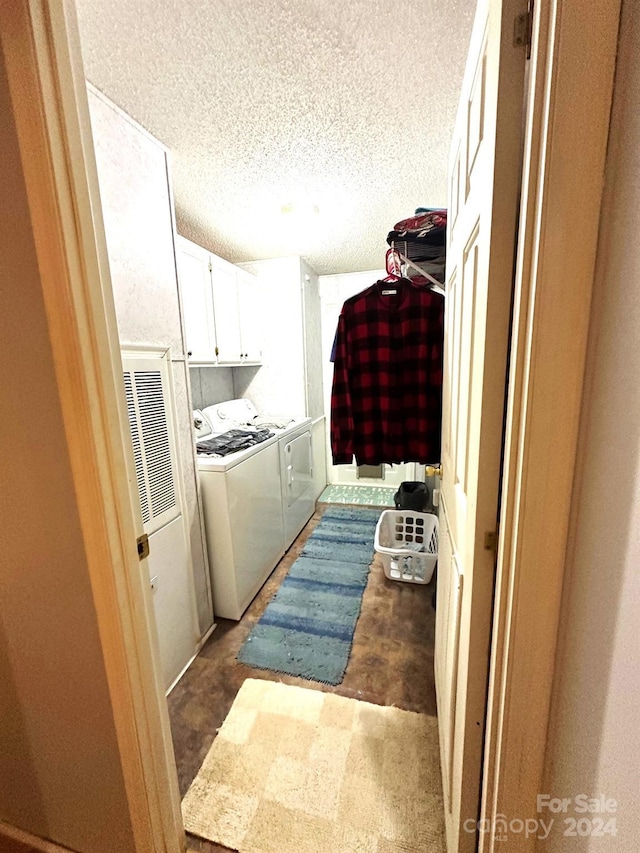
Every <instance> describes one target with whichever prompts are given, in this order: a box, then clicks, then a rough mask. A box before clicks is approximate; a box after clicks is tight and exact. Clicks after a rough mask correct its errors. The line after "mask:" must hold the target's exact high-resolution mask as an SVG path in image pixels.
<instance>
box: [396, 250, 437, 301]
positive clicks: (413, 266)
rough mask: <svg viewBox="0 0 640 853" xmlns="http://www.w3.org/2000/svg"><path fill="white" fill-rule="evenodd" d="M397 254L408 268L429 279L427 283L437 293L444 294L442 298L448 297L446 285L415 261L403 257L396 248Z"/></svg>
mask: <svg viewBox="0 0 640 853" xmlns="http://www.w3.org/2000/svg"><path fill="white" fill-rule="evenodd" d="M394 248H395V247H394ZM396 252H397V253H398V257H399V258H400V260H401V261H402V263H404V264H406V265H407V266H408V267H411V269H413V270H415V271H416V272H419V273H420V275H422V276H424V277H425V278H426V279H427V281H428V282H429V284H430V285H431V289H432V290H435V292H436V293H440V294H442V296H446V295H447V291H446V290H445V288H444V285H443V284H442V282H441V281H438V279H437V278H434V277H433V276H432V275H429V273H428V272H426V270H423V269H422V267H420V266H419V265H418V264H417V263H416V262H415V261H412V260H410V259H409V258H407V257H405V255H403V254H402V252H401V251H400V250H399V249H397V248H396Z"/></svg>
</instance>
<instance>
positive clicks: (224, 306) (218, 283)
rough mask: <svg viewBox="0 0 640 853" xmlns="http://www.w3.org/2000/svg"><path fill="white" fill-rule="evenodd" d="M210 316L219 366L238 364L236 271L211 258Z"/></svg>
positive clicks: (240, 350) (240, 345)
mask: <svg viewBox="0 0 640 853" xmlns="http://www.w3.org/2000/svg"><path fill="white" fill-rule="evenodd" d="M211 283H212V293H213V313H214V316H215V324H216V338H217V342H218V364H241V363H242V352H243V350H242V343H241V338H240V315H239V310H238V283H237V279H236V267H234V266H233V264H230V263H228V262H227V261H223V260H222V259H221V258H216V257H215V256H213V255H212V256H211Z"/></svg>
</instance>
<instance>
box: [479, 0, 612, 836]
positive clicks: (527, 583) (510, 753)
mask: <svg viewBox="0 0 640 853" xmlns="http://www.w3.org/2000/svg"><path fill="white" fill-rule="evenodd" d="M620 5H621V4H620V0H610V2H607V3H604V4H593V3H592V2H590V0H547V2H542V0H536V2H535V8H534V21H533V33H532V51H531V64H530V69H529V91H528V96H527V102H526V125H525V150H524V162H523V178H522V200H521V216H520V228H519V238H518V250H517V260H516V278H515V301H514V317H513V324H512V346H511V360H510V376H509V384H508V392H507V394H508V396H507V417H506V428H505V462H504V468H503V488H502V504H501V516H500V529H499V542H498V555H497V575H496V594H495V604H494V606H495V611H494V625H493V637H492V654H491V673H490V681H489V693H488V703H487V723H486V734H485V760H484V769H483V795H482V803H481V812H480V818H481V821H482V824H481V827H480V828H481V832H480V836H479V838H480V841H479V849H480V850H481V851H483V853H487V851H493V850H499V849H502V847H504V844H502V847H501V846H500V845H501V843H502V842H503V841H504V840H505V839H504V835H505V821H506V824H507V830H506V834H507V838H508V840H511V841H512V842H515V843H516V844H517V847H518V850H533V849H534V848H535V844H536V838H535V835H534V834H530V835H529V837H528V838H525V837H524V836H523V835H522V834H516V835H514V834H513V833H514V831H516V832H517V829H516V830H513V829H510V828H509V825H510V824H511V822H512V821H518V820H527V819H532V820H535V819H537V818H538V817H540V815H538V813H537V810H536V797H537V794H538V793H543V792H544V791H543V788H544V757H545V747H546V742H547V729H548V722H549V714H550V706H551V696H552V684H553V677H554V669H555V660H556V647H557V633H558V622H559V614H560V605H561V597H562V586H563V577H564V570H565V558H566V552H567V545H568V536H569V521H570V515H571V501H572V491H573V477H574V468H575V461H576V454H577V447H578V426H579V419H580V409H581V403H582V391H583V376H584V366H585V355H586V346H587V336H588V331H589V316H590V307H591V292H592V287H593V281H594V273H595V261H596V250H597V241H598V228H599V222H600V207H601V196H602V189H603V184H604V169H605V160H606V153H607V141H608V131H609V121H610V112H611V102H612V97H613V86H614V73H615V59H616V51H617V38H618V26H619V16H620ZM596 7H597V8H596ZM543 817H544V816H543ZM515 826H516V828H517V827H518V826H519V824H517V823H516V824H515ZM509 833H511V834H509Z"/></svg>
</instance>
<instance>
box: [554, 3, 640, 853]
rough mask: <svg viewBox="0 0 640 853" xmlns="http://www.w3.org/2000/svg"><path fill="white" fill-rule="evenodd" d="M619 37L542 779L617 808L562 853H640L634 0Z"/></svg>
mask: <svg viewBox="0 0 640 853" xmlns="http://www.w3.org/2000/svg"><path fill="white" fill-rule="evenodd" d="M620 33H621V41H620V51H619V57H618V67H617V76H616V85H615V95H614V106H613V114H612V125H611V135H610V141H609V151H608V159H607V173H606V188H605V197H604V204H603V212H602V220H601V232H600V241H599V247H598V266H597V277H596V282H595V299H594V303H593V308H592V324H591V330H590V341H589V361H588V368H587V385H586V387H587V392H586V397H585V404H584V407H583V422H582V427H581V449H580V457H579V466H580V467H579V475H578V477H577V481H576V492H575V499H574V507H575V512H574V517H573V526H572V536H573V539H572V544H571V546H570V552H569V575H568V578H567V583H566V586H565V591H564V599H563V606H562V615H561V633H560V653H559V659H558V668H557V677H556V682H555V685H554V701H553V717H552V724H551V728H550V732H549V744H548V752H547V767H546V780H545V786H546V791H545V792H546V793H549V794H552V795H554V796H559V797H574V796H576V795H577V794H580V793H586V794H587V795H597V794H604V795H605V796H607V797H610V798H614V799H616V800H617V801H618V803H619V806H618V810H617V814H616V815H615V817H616V819H617V824H618V835H617V837H616V838H612V837H611V836H605V837H604V838H596V837H593V838H589V837H586V838H571V837H563V836H562V832H561V831H558V832H553V833H552V836H551V837H550V840H549V841H547V842H546V843H545V844H541V849H544V850H545V851H563V853H564V851H571V850H580V851H594V853H595V851H598V853H603V851H615V853H635V851H637V849H638V837H639V835H640V796H639V790H640V787H639V783H638V767H639V766H640V630H639V627H640V616H639V612H638V609H639V606H640V333H639V330H640V241H639V240H638V234H640V7H639V6H638V4H637V3H635V2H633V1H632V0H625V2H624V3H623V17H622V21H621V28H620ZM585 204H589V199H585ZM552 485H553V484H550V487H552ZM541 546H542V547H541V559H542V558H543V557H544V547H543V543H541ZM571 809H572V807H570V811H569V812H568V815H567V816H569V817H571V816H573V811H572V810H571ZM576 817H580V815H576ZM589 817H593V815H589ZM558 822H559V823H560V824H561V825H563V824H562V820H559V821H558Z"/></svg>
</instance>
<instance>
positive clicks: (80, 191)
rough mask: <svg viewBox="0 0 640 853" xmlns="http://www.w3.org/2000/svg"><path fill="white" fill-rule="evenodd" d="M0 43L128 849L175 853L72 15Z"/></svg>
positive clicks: (11, 29)
mask: <svg viewBox="0 0 640 853" xmlns="http://www.w3.org/2000/svg"><path fill="white" fill-rule="evenodd" d="M0 42H1V44H2V51H3V54H4V61H5V65H6V70H7V77H8V83H9V90H10V95H11V103H12V109H13V119H14V121H15V125H16V130H17V134H18V144H19V148H20V154H21V159H22V166H23V170H24V177H25V184H26V191H27V198H28V203H29V209H30V213H31V222H32V227H33V237H34V243H35V249H36V254H37V257H38V266H39V270H40V279H41V286H42V293H43V298H44V303H45V310H46V315H47V322H48V327H49V337H50V342H51V349H52V357H53V361H54V366H55V371H56V379H57V384H58V393H59V397H60V405H61V409H62V416H63V421H64V428H65V433H66V436H67V445H68V450H69V456H70V461H71V468H72V476H73V482H74V486H75V491H76V496H77V506H78V513H79V516H80V523H81V527H82V534H83V539H84V543H85V551H86V554H87V561H88V567H89V580H90V584H91V588H92V591H93V598H94V604H95V609H96V615H97V620H98V630H99V634H100V641H101V645H102V653H103V657H104V662H105V669H106V675H107V682H108V686H109V693H110V696H111V705H112V712H113V718H114V723H115V729H116V736H117V741H118V747H119V753H120V764H121V767H122V772H123V777H124V785H125V792H126V797H127V802H128V810H129V816H130V820H131V826H132V831H133V839H134V843H135V849H136V850H138V851H141V853H142V851H148V853H152V851H153V853H178V851H179V850H181V849H184V843H185V842H184V830H183V826H182V818H181V814H180V798H179V792H178V780H177V773H176V769H175V759H174V755H173V749H172V744H171V733H170V728H169V718H168V709H167V704H166V700H165V698H164V691H163V689H162V684H161V680H160V667H159V666H158V665H157V661H158V659H159V658H158V649H157V635H156V629H155V619H154V615H153V603H152V599H151V591H150V588H149V585H148V582H147V583H145V580H144V574H145V571H146V570H145V569H144V567H141V566H140V564H139V561H138V555H137V548H136V536H137V532H136V531H138V530H142V520H141V518H140V509H139V506H137V505H134V503H133V502H132V500H131V492H130V486H129V481H130V479H132V480H133V481H135V474H132V472H134V471H135V466H134V462H133V449H132V446H131V444H130V443H129V444H128V445H127V443H126V442H125V440H124V436H126V435H127V434H128V420H127V415H126V404H125V399H124V387H123V385H122V365H121V361H120V348H119V341H118V332H117V326H116V318H115V310H114V304H113V293H112V288H111V281H110V276H109V265H108V260H107V251H106V239H105V232H104V225H103V221H102V210H101V206H100V195H99V190H98V179H97V170H96V164H95V157H94V152H93V142H92V137H91V130H90V122H89V110H88V103H87V91H86V83H85V79H84V72H83V68H82V63H81V52H80V43H79V36H78V27H77V20H76V16H75V9H74V6H73V3H72V2H71V0H15V2H11V3H1V4H0ZM141 568H142V570H141ZM12 832H13V837H16V830H15V829H13V830H12V829H11V828H10V827H6V826H5V827H0V835H2V834H5V835H11V833H12ZM18 837H19V838H21V839H22V840H25V841H27V840H28V841H29V843H31V844H32V845H33V846H34V847H36V849H41V850H50V849H51V847H52V845H51V844H50V843H48V844H47V843H46V842H44V841H43V840H42V839H36V838H34V837H31V836H29V837H28V838H27V837H25V834H24V833H18ZM54 846H56V845H54Z"/></svg>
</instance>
